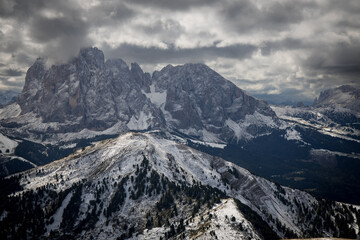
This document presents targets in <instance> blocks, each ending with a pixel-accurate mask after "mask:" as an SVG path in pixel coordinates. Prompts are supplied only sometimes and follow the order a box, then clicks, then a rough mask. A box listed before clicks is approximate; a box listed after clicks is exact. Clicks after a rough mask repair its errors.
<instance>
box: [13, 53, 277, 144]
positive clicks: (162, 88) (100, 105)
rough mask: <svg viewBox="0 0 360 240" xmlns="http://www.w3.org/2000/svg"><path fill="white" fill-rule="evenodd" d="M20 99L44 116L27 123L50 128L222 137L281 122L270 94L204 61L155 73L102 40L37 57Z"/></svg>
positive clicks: (25, 110)
mask: <svg viewBox="0 0 360 240" xmlns="http://www.w3.org/2000/svg"><path fill="white" fill-rule="evenodd" d="M17 103H18V104H19V106H20V108H21V114H20V115H19V116H18V117H17V118H18V119H19V118H20V119H21V118H24V116H25V115H27V116H28V115H29V114H33V117H35V118H37V119H38V123H41V124H37V125H36V126H30V125H27V126H24V128H26V130H30V131H34V130H36V131H37V132H43V133H49V132H55V133H67V132H79V131H81V130H83V129H88V130H95V131H103V130H106V129H109V128H111V127H114V126H116V130H114V131H115V132H116V133H120V132H124V131H127V130H149V129H167V130H169V131H176V132H180V133H182V134H185V135H188V136H191V137H194V138H199V139H201V140H206V141H211V142H222V141H230V140H237V141H238V140H240V139H249V138H252V137H255V136H257V135H259V134H263V133H266V132H268V131H270V130H271V128H274V127H276V125H277V118H276V116H275V114H274V112H273V111H272V110H271V108H270V107H269V106H268V105H267V103H266V102H264V101H261V100H257V99H255V98H253V97H251V96H249V95H247V94H246V93H245V92H244V91H242V90H241V89H239V88H238V87H236V86H235V85H234V84H233V83H231V82H230V81H228V80H226V79H224V78H223V77H222V76H220V75H219V74H218V73H216V72H215V71H213V70H212V69H210V68H209V67H207V66H206V65H204V64H185V65H181V66H175V67H174V66H171V65H168V66H166V67H165V68H163V69H162V70H161V71H156V72H154V73H153V75H152V76H151V75H150V74H149V73H144V72H143V70H142V69H141V68H140V66H139V65H138V64H137V63H132V64H131V68H129V67H128V65H127V64H126V63H125V62H124V61H123V60H121V59H113V60H106V61H105V58H104V54H103V52H102V51H100V50H99V49H97V48H86V49H83V50H81V51H80V54H79V56H78V57H76V58H74V59H72V60H71V61H70V62H69V63H67V64H63V65H58V66H52V67H50V68H49V69H47V68H46V66H45V61H44V60H43V59H41V58H39V59H37V60H36V62H35V63H34V64H33V65H32V66H31V67H30V69H29V70H28V71H27V74H26V81H25V86H24V88H23V91H22V93H21V94H20V96H19V98H18V101H17ZM18 119H12V120H11V121H15V122H19V120H18ZM11 121H10V122H11ZM24 125H26V124H25V123H24ZM39 125H41V126H44V129H40V128H39ZM45 126H46V127H45ZM114 131H113V132H114ZM34 137H35V136H34Z"/></svg>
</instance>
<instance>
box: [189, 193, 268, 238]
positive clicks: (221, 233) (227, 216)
mask: <svg viewBox="0 0 360 240" xmlns="http://www.w3.org/2000/svg"><path fill="white" fill-rule="evenodd" d="M205 226H206V227H205ZM219 226H220V227H219ZM202 227H204V228H205V229H206V231H205V232H203V231H198V230H199V229H200V228H202ZM187 229H188V230H189V231H194V232H195V234H194V235H193V236H192V239H209V238H211V237H213V238H215V236H216V239H222V240H227V239H229V240H231V239H233V240H236V239H253V240H258V239H261V238H260V237H259V236H258V235H257V234H256V231H255V229H254V227H253V226H252V224H251V223H250V222H249V221H248V220H247V219H246V218H245V217H244V216H243V214H242V213H241V212H240V211H239V210H238V208H237V206H236V204H235V202H234V200H233V199H225V200H223V201H222V202H221V203H220V204H217V205H215V206H214V207H213V208H212V209H211V210H210V211H209V212H207V213H204V214H202V215H200V216H197V217H196V218H195V219H194V221H193V222H192V223H191V224H190V225H189V227H188V228H187Z"/></svg>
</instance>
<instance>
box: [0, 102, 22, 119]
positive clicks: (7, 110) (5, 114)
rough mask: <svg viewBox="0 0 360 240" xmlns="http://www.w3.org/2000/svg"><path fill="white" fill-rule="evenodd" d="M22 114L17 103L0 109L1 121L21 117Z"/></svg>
mask: <svg viewBox="0 0 360 240" xmlns="http://www.w3.org/2000/svg"><path fill="white" fill-rule="evenodd" d="M20 113H21V108H20V105H19V104H17V103H13V104H10V105H8V106H6V107H4V108H1V109H0V120H2V119H8V118H13V117H17V116H19V115H20Z"/></svg>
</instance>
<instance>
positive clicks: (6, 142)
mask: <svg viewBox="0 0 360 240" xmlns="http://www.w3.org/2000/svg"><path fill="white" fill-rule="evenodd" d="M17 145H18V143H17V142H16V141H14V140H11V139H10V138H8V137H6V136H4V135H3V134H1V133H0V150H1V152H2V153H3V154H12V153H14V151H15V148H16V147H17Z"/></svg>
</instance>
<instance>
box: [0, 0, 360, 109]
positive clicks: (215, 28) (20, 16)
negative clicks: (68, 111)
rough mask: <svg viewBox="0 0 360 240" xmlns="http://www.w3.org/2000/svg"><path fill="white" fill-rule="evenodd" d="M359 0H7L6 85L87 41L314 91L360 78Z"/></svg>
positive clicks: (247, 81)
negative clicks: (41, 60) (43, 59)
mask: <svg viewBox="0 0 360 240" xmlns="http://www.w3.org/2000/svg"><path fill="white" fill-rule="evenodd" d="M359 13H360V1H359V0H346V1H339V0H312V1H306V0H304V1H300V0H297V1H294V0H278V1H270V0H251V1H250V0H249V1H240V0H224V1H215V0H181V1H180V0H123V1H118V0H117V1H112V0H108V1H100V0H73V1H70V0H62V1H58V0H31V1H30V0H0V89H18V90H20V89H21V88H22V86H23V84H24V76H25V73H26V70H27V69H28V68H29V67H30V66H31V64H32V63H33V62H34V61H35V59H36V58H37V57H38V56H42V57H47V58H48V61H49V62H50V63H56V64H58V63H64V62H66V61H67V60H69V59H70V58H71V57H74V56H76V55H77V54H78V52H79V50H80V48H83V47H87V46H97V47H98V48H100V49H102V50H103V51H104V53H105V57H106V58H122V59H123V60H125V61H126V62H128V63H130V62H134V61H135V62H138V63H139V64H140V65H141V66H142V68H143V69H144V70H146V71H149V72H152V71H153V70H158V69H160V68H162V67H163V66H165V65H167V64H169V63H170V64H183V63H188V62H194V63H195V62H202V63H205V64H207V65H208V66H210V67H211V68H213V69H214V70H215V71H217V72H219V73H220V74H221V75H223V76H224V77H225V78H227V79H229V80H231V81H233V82H234V83H235V84H237V85H238V86H239V87H241V88H242V89H244V90H246V91H248V92H250V93H251V94H253V95H255V96H261V97H262V98H265V99H271V100H272V101H278V102H281V101H298V100H304V101H309V100H310V99H311V100H312V99H313V98H314V97H315V96H316V95H317V94H318V93H319V91H321V90H323V89H325V88H329V87H335V86H338V85H342V84H351V85H356V86H359V85H360V79H359V76H360V14H359Z"/></svg>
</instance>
